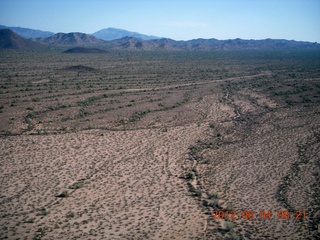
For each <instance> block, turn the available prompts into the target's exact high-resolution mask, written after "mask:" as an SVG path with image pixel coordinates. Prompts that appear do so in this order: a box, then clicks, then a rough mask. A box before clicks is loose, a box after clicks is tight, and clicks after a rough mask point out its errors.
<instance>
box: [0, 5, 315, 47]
mask: <svg viewBox="0 0 320 240" xmlns="http://www.w3.org/2000/svg"><path fill="white" fill-rule="evenodd" d="M0 25H6V26H10V27H17V26H19V27H26V28H33V29H39V30H44V31H51V32H54V33H57V32H64V33H68V32H83V33H94V32H96V31H98V30H100V29H103V28H108V27H114V28H121V29H125V30H128V31H133V32H139V33H142V34H147V35H154V36H159V37H166V38H172V39H175V40H190V39H196V38H216V39H219V40H224V39H234V38H242V39H266V38H273V39H288V40H297V41H309V42H320V0H184V1H182V0H0Z"/></svg>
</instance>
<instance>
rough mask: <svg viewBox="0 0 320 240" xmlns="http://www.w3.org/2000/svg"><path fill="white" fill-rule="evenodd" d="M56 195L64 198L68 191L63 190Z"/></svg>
mask: <svg viewBox="0 0 320 240" xmlns="http://www.w3.org/2000/svg"><path fill="white" fill-rule="evenodd" d="M57 197H60V198H66V197H69V193H68V191H63V192H62V193H60V194H59V195H58V196H57Z"/></svg>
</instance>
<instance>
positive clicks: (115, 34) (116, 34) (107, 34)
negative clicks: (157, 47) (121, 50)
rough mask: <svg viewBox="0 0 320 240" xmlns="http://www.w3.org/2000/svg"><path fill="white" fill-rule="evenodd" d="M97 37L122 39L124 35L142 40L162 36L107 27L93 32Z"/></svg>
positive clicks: (107, 39)
mask: <svg viewBox="0 0 320 240" xmlns="http://www.w3.org/2000/svg"><path fill="white" fill-rule="evenodd" d="M92 35H93V36H95V37H96V38H100V39H102V40H106V41H110V40H115V39H120V38H124V37H134V38H139V39H142V40H151V39H159V38H160V37H155V36H148V35H144V34H141V33H137V32H129V31H127V30H123V29H118V28H105V29H101V30H100V31H97V32H95V33H93V34H92Z"/></svg>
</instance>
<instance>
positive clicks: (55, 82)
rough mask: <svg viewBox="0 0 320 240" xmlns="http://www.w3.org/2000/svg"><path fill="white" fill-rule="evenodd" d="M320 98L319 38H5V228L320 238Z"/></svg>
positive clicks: (0, 127)
mask: <svg viewBox="0 0 320 240" xmlns="http://www.w3.org/2000/svg"><path fill="white" fill-rule="evenodd" d="M63 50H66V49H63ZM319 103H320V52H319V51H312V50H303V51H299V50H291V51H280V50H277V51H272V50H268V51H260V50H247V51H208V52H200V51H199V52H196V51H194V52H193V51H175V52H166V51H163V52H160V51H159V52H158V51H132V52H130V51H115V50H113V51H107V52H106V53H98V54H93V53H90V54H67V53H62V50H61V49H58V50H57V49H51V50H45V51H40V50H39V51H36V50H35V51H9V50H8V51H7V50H3V51H1V52H0V118H1V121H0V239H319V238H320V191H319V186H320V184H319V183H320V161H319V159H320V104H319ZM263 211H265V213H266V214H264V213H263ZM268 211H269V212H268ZM219 214H220V215H219Z"/></svg>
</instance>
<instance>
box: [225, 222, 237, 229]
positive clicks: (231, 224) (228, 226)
mask: <svg viewBox="0 0 320 240" xmlns="http://www.w3.org/2000/svg"><path fill="white" fill-rule="evenodd" d="M234 227H235V223H233V222H230V221H225V222H224V228H225V229H226V230H227V231H230V230H231V229H233V228H234Z"/></svg>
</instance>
